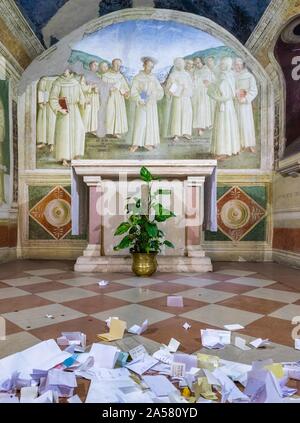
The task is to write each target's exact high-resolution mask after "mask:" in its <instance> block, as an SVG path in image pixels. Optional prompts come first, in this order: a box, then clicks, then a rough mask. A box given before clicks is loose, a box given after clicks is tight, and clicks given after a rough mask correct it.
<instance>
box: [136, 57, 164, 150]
mask: <svg viewBox="0 0 300 423" xmlns="http://www.w3.org/2000/svg"><path fill="white" fill-rule="evenodd" d="M142 61H143V68H144V69H143V70H142V71H140V72H139V73H138V75H136V76H135V77H134V78H133V81H132V87H131V97H132V99H133V100H134V102H135V105H136V108H135V120H134V128H133V140H132V147H131V148H130V151H131V152H135V151H136V150H137V149H138V148H139V147H144V148H146V149H147V150H149V151H151V150H152V149H153V148H155V147H157V146H158V145H159V144H160V134H159V122H158V112H157V102H158V101H159V100H161V99H162V98H163V96H164V90H163V88H162V86H161V85H160V83H159V81H158V79H157V78H156V77H155V76H154V75H153V74H152V69H153V67H154V65H155V60H154V59H152V58H150V57H144V58H142Z"/></svg>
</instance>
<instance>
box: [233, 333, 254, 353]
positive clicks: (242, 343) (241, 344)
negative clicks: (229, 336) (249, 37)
mask: <svg viewBox="0 0 300 423" xmlns="http://www.w3.org/2000/svg"><path fill="white" fill-rule="evenodd" d="M234 345H235V346H236V347H237V348H239V349H240V350H243V351H248V350H251V348H250V347H247V345H246V339H244V338H240V337H239V336H236V337H235V340H234Z"/></svg>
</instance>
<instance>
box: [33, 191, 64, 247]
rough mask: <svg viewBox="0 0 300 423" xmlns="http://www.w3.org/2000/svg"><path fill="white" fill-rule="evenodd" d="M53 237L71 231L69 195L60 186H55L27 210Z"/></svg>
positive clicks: (57, 238) (62, 236)
mask: <svg viewBox="0 0 300 423" xmlns="http://www.w3.org/2000/svg"><path fill="white" fill-rule="evenodd" d="M29 215H30V217H31V218H32V219H34V220H35V221H36V222H37V223H38V224H39V225H40V226H42V228H43V229H45V231H47V232H48V233H49V234H50V235H51V236H52V237H53V238H54V239H56V240H59V239H62V238H64V237H65V236H66V235H67V234H68V233H69V232H70V231H71V196H70V194H69V193H68V191H66V190H65V189H64V188H63V187H62V186H56V187H55V188H54V189H53V190H51V191H50V192H49V193H48V194H47V195H45V196H44V197H43V198H42V199H41V200H40V201H39V202H38V203H36V204H35V205H34V206H33V207H32V209H31V210H30V212H29Z"/></svg>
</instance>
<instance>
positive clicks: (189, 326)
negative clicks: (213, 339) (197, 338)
mask: <svg viewBox="0 0 300 423" xmlns="http://www.w3.org/2000/svg"><path fill="white" fill-rule="evenodd" d="M182 327H183V329H185V330H189V329H191V327H192V326H191V325H190V324H189V323H188V322H185V323H184V324H183V325H182Z"/></svg>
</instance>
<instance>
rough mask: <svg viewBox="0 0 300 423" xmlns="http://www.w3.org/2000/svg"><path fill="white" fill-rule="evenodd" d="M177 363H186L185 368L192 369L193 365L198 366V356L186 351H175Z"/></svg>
mask: <svg viewBox="0 0 300 423" xmlns="http://www.w3.org/2000/svg"><path fill="white" fill-rule="evenodd" d="M173 361H175V363H185V370H186V371H187V372H189V371H190V369H191V368H192V367H197V356H196V355H192V354H185V353H175V354H174V356H173Z"/></svg>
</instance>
